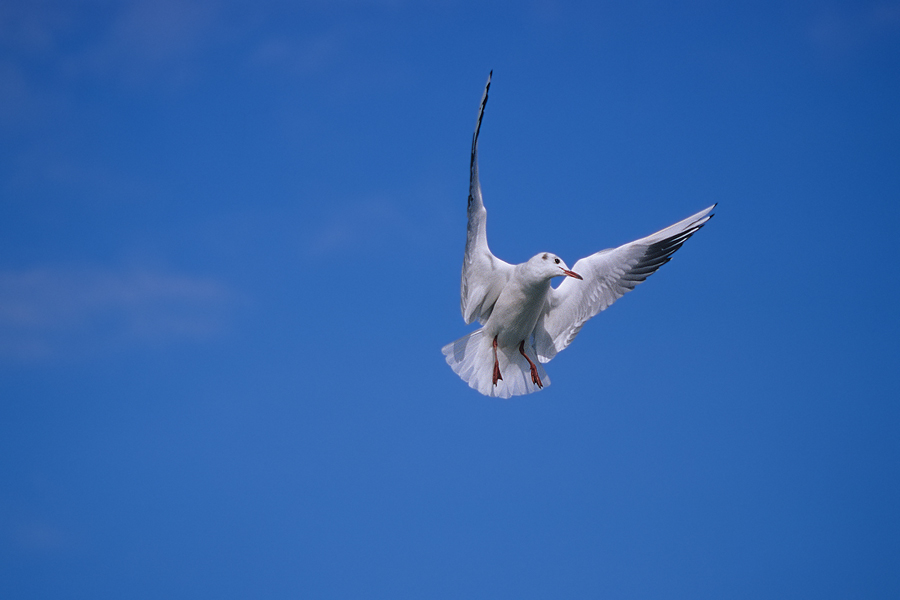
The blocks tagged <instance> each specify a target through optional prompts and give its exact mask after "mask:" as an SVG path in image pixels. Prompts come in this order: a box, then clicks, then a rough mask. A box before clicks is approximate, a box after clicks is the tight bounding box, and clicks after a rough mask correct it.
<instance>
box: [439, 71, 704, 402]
mask: <svg viewBox="0 0 900 600" xmlns="http://www.w3.org/2000/svg"><path fill="white" fill-rule="evenodd" d="M491 75H493V71H491V74H490V75H488V80H487V84H486V85H485V87H484V95H483V96H482V97H481V105H480V107H479V109H478V121H477V122H476V124H475V133H474V134H473V135H472V154H471V161H470V164H469V207H468V231H467V235H466V251H465V256H464V258H463V267H462V284H461V300H460V308H461V309H462V315H463V320H464V321H465V322H466V324H467V325H468V324H470V323H472V321H475V320H477V321H478V322H479V323H480V324H481V325H482V327H481V329H478V330H476V331H473V332H472V333H470V334H469V335H466V336H464V337H461V338H460V339H458V340H456V341H455V342H451V343H449V344H447V345H446V346H444V347H443V349H442V352H443V354H444V356H445V357H446V360H447V364H449V365H450V368H451V369H453V371H454V372H455V373H456V374H457V375H459V377H460V378H461V379H462V380H463V381H465V382H466V383H468V384H469V387H471V388H473V389H475V390H477V391H478V392H480V393H482V394H484V395H485V396H492V397H497V398H509V397H511V396H520V395H524V394H530V393H532V392H536V391H538V390H541V389H543V388H545V387H547V386H548V385H550V378H549V377H548V376H547V373H546V371H544V368H543V366H542V364H543V363H547V362H549V361H550V360H552V359H553V357H554V356H556V354H557V353H558V352H559V351H561V350H563V349H564V348H566V347H567V346H568V345H569V344H571V343H572V340H574V339H575V336H576V335H578V332H579V331H581V328H582V327H583V326H584V324H585V323H586V322H587V320H588V319H590V318H591V317H593V316H594V315H596V314H597V313H599V312H600V311H602V310H604V309H606V308H608V307H609V306H610V305H611V304H612V303H613V302H615V301H616V300H618V299H619V298H621V297H622V296H623V295H625V293H626V292H630V291H631V290H633V289H634V288H635V286H637V284H639V283H641V282H642V281H644V280H645V279H646V278H647V277H649V276H650V275H652V274H653V273H654V272H656V270H657V269H658V268H659V267H661V266H662V265H664V264H665V263H667V262H669V260H671V258H672V254H673V253H674V252H675V251H676V250H678V249H679V248H681V245H682V244H684V242H685V241H686V240H687V239H688V238H689V237H691V236H692V235H693V234H694V233H696V232H697V230H698V229H700V228H701V227H703V225H705V224H706V222H707V221H709V219H710V218H712V216H713V215H712V210H713V209H714V208H715V207H716V205H715V204H713V205H712V206H710V207H709V208H706V209H704V210H701V211H700V212H698V213H697V214H695V215H692V216H690V217H688V218H686V219H684V220H683V221H679V222H678V223H675V224H674V225H672V226H670V227H666V228H665V229H663V230H662V231H658V232H656V233H654V234H652V235H648V236H647V237H645V238H641V239H639V240H635V241H633V242H630V243H628V244H625V245H622V246H619V247H618V248H611V249H607V250H601V251H600V252H597V253H595V254H592V255H590V256H588V257H586V258H582V259H581V260H579V261H578V262H576V263H575V264H574V265H573V267H572V269H569V267H568V266H567V265H566V263H565V262H563V260H562V259H561V258H560V257H558V256H557V255H555V254H551V253H550V252H541V253H539V254H536V255H534V256H533V257H531V258H530V259H529V260H528V261H527V262H524V263H521V264H518V265H511V264H509V263H507V262H505V261H503V260H500V259H499V258H497V257H496V256H494V255H493V254H492V253H491V250H490V248H488V243H487V234H486V229H485V223H486V219H487V211H486V210H485V208H484V202H483V201H482V198H481V184H480V183H479V182H478V132H479V130H480V129H481V119H482V117H483V116H484V107H485V105H486V104H487V99H488V90H489V89H490V87H491ZM556 277H563V278H564V280H563V282H562V283H561V284H560V285H559V286H558V287H556V288H554V287H552V286H551V285H550V282H551V281H552V280H553V279H554V278H556Z"/></svg>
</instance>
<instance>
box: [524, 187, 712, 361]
mask: <svg viewBox="0 0 900 600" xmlns="http://www.w3.org/2000/svg"><path fill="white" fill-rule="evenodd" d="M715 207H716V206H715V204H714V205H712V206H710V207H709V208H707V209H705V210H701V211H700V212H698V213H697V214H695V215H693V216H691V217H688V218H687V219H685V220H683V221H679V222H678V223H675V224H674V225H672V226H671V227H667V228H665V229H663V230H662V231H658V232H656V233H654V234H653V235H648V236H647V237H645V238H641V239H639V240H636V241H634V242H631V243H629V244H625V245H624V246H619V247H618V248H614V249H609V250H601V251H600V252H597V253H596V254H592V255H590V256H588V257H586V258H582V259H581V260H579V261H578V262H576V263H575V265H574V266H573V267H572V270H573V271H575V272H576V273H578V274H579V275H581V276H582V277H584V280H583V281H577V280H575V279H572V278H569V277H566V278H565V281H563V282H562V284H560V286H559V287H558V288H556V289H551V290H550V296H549V298H548V302H547V308H546V310H545V312H544V314H543V315H542V316H541V318H540V319H539V320H538V323H537V326H536V327H535V332H534V337H535V340H534V341H535V344H534V345H535V349H536V350H537V354H538V358H539V359H540V361H541V362H548V361H549V360H550V359H552V358H553V357H554V356H556V353H557V352H559V351H560V350H562V349H564V348H565V347H566V346H568V345H569V344H571V343H572V340H574V339H575V336H576V335H578V332H579V331H580V330H581V327H582V326H583V325H584V324H585V323H586V322H587V320H588V319H590V318H591V317H593V316H594V315H596V314H597V313H599V312H600V311H602V310H604V309H605V308H606V307H608V306H609V305H610V304H612V303H613V302H615V301H616V300H618V299H619V298H621V297H622V296H624V295H625V293H626V292H630V291H631V290H633V289H634V288H635V286H637V284H639V283H640V282H642V281H644V280H645V279H647V277H649V276H650V275H652V274H653V273H654V272H655V271H656V270H657V269H658V268H660V267H661V266H662V265H664V264H666V263H667V262H669V260H671V258H672V254H674V253H675V251H676V250H678V249H679V248H681V245H682V244H684V242H685V241H686V240H687V239H688V238H689V237H691V236H692V235H694V233H695V232H696V231H697V230H698V229H700V228H701V227H703V225H705V224H706V222H707V221H709V220H710V219H711V218H712V214H710V213H711V212H712V210H713V209H714V208H715Z"/></svg>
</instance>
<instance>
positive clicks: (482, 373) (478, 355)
mask: <svg viewBox="0 0 900 600" xmlns="http://www.w3.org/2000/svg"><path fill="white" fill-rule="evenodd" d="M483 332H484V329H478V330H477V331H473V332H472V333H470V334H469V335H467V336H464V337H461V338H459V339H458V340H456V341H455V342H450V343H449V344H447V345H446V346H444V347H443V348H442V349H441V352H443V353H444V356H445V357H446V359H447V364H448V365H450V368H451V369H453V372H454V373H456V374H457V375H459V377H460V379H462V380H463V381H465V382H466V383H468V384H469V387H471V388H472V389H474V390H476V391H478V392H479V393H481V394H484V395H485V396H492V397H495V398H509V397H510V396H522V395H524V394H530V393H532V392H536V391H538V390H540V389H541V388H539V387H538V386H537V385H536V384H534V383H533V382H532V381H531V366H530V365H529V364H528V361H527V360H525V357H523V356H522V355H521V354H519V349H518V348H512V349H506V350H504V349H503V348H498V349H497V361H498V362H499V363H500V373H501V375H502V376H503V379H501V380H498V381H497V384H496V385H494V383H493V381H492V380H493V373H494V349H493V346H492V344H491V340H488V339H485V337H484V334H483ZM525 351H526V352H527V353H528V356H529V358H531V360H532V362H534V363H535V366H536V367H537V372H538V377H540V379H541V383H543V384H544V387H547V386H548V385H550V377H549V376H548V375H547V372H546V371H544V367H543V366H542V365H541V364H540V363H539V362H538V360H537V353H536V352H535V351H534V348H533V347H531V345H530V344H529V345H527V347H526V348H525Z"/></svg>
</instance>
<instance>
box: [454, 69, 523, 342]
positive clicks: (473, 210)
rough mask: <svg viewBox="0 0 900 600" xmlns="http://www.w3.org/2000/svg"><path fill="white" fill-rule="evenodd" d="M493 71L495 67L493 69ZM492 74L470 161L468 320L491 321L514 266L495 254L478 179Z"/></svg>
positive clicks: (464, 306) (463, 303)
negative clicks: (490, 244) (483, 125)
mask: <svg viewBox="0 0 900 600" xmlns="http://www.w3.org/2000/svg"><path fill="white" fill-rule="evenodd" d="M491 74H493V71H492V72H491ZM490 87H491V76H490V75H488V80H487V84H486V85H485V86H484V95H483V96H482V97H481V105H480V106H479V108H478V122H477V123H476V124H475V133H474V134H473V135H472V155H471V162H470V163H469V225H468V231H467V234H466V254H465V257H464V258H463V268H462V283H461V286H460V291H461V294H460V308H461V310H462V314H463V319H464V320H465V322H466V324H468V323H471V322H472V321H474V320H476V319H477V320H478V321H479V322H480V323H482V324H483V323H484V322H485V321H487V319H488V317H490V316H491V311H493V310H494V303H495V302H496V301H497V298H498V297H499V296H500V292H501V290H502V289H503V286H505V285H506V282H507V281H509V278H510V276H511V275H512V271H513V266H512V265H511V264H509V263H507V262H504V261H502V260H500V259H499V258H497V257H496V256H494V255H493V254H492V253H491V250H490V248H488V243H487V232H486V228H485V224H486V222H487V211H486V210H485V208H484V202H483V201H482V199H481V184H480V183H479V181H478V132H479V131H480V130H481V118H482V117H483V116H484V107H485V105H486V104H487V99H488V90H489V89H490Z"/></svg>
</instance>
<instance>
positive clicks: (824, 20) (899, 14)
mask: <svg viewBox="0 0 900 600" xmlns="http://www.w3.org/2000/svg"><path fill="white" fill-rule="evenodd" d="M809 33H810V39H811V40H812V42H813V44H815V45H816V46H817V47H818V48H819V49H820V50H821V51H824V52H826V53H828V54H830V55H832V56H834V57H843V56H845V55H847V54H848V53H850V52H853V51H855V50H857V49H859V48H861V47H862V46H864V45H866V44H870V43H872V42H876V41H878V40H879V39H880V38H883V37H885V36H891V35H898V34H900V2H896V1H894V2H874V3H868V4H866V5H862V6H855V7H854V8H852V9H849V8H848V9H844V10H838V9H836V8H834V7H831V8H824V9H823V10H822V12H820V13H819V15H818V16H817V17H816V19H815V20H814V21H813V23H812V25H811V27H810V30H809Z"/></svg>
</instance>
